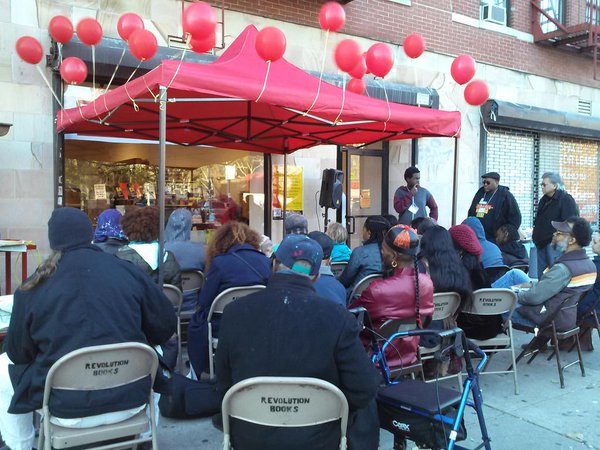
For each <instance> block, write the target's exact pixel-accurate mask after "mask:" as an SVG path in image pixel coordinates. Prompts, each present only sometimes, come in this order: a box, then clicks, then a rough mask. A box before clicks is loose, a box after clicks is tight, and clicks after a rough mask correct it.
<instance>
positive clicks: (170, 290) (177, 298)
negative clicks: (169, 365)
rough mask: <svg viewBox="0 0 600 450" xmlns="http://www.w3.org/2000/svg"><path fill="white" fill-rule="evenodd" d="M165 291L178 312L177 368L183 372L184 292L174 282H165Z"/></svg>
mask: <svg viewBox="0 0 600 450" xmlns="http://www.w3.org/2000/svg"><path fill="white" fill-rule="evenodd" d="M163 293H164V294H165V295H166V296H167V298H168V299H169V300H171V303H173V307H174V308H175V313H176V314H177V370H178V371H179V373H183V356H182V354H181V304H182V303H183V294H182V292H181V291H180V290H179V288H178V287H177V286H173V285H172V284H163Z"/></svg>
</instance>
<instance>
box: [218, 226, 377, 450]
mask: <svg viewBox="0 0 600 450" xmlns="http://www.w3.org/2000/svg"><path fill="white" fill-rule="evenodd" d="M275 257H276V261H275V264H274V266H275V267H274V268H275V271H276V273H275V274H274V275H273V276H272V277H271V278H270V279H269V282H268V284H267V288H266V289H265V290H264V291H261V292H258V293H255V294H252V295H249V296H247V297H245V298H244V299H242V300H239V301H236V302H234V303H231V304H230V305H229V306H227V307H226V309H225V312H224V314H223V318H222V320H221V328H220V331H219V347H218V349H217V356H216V369H217V384H218V388H219V390H220V392H221V393H222V394H225V392H226V391H227V390H228V389H229V388H230V387H231V386H232V385H234V384H235V383H237V382H239V381H242V380H244V379H247V378H251V377H257V376H281V377H285V376H288V377H291V376H293V377H314V378H320V379H322V380H325V381H328V382H330V383H333V384H334V385H336V386H338V387H339V388H340V389H341V390H342V392H344V394H345V396H346V398H347V399H348V404H349V406H350V411H351V416H350V420H349V430H348V440H349V445H350V447H349V448H351V449H360V450H375V449H377V445H378V440H379V425H378V421H377V417H376V410H375V407H374V406H375V402H374V396H375V392H376V390H377V385H378V377H377V373H376V371H375V369H374V367H373V365H372V364H371V363H370V361H369V359H368V357H367V354H366V352H365V350H364V348H363V346H362V344H361V343H360V340H359V338H358V332H359V328H358V324H357V322H356V320H355V318H354V317H353V316H352V315H351V314H350V313H349V312H348V311H346V309H345V308H343V307H341V306H340V305H337V304H335V303H333V302H331V301H327V300H326V299H322V298H320V297H318V296H317V295H316V293H315V290H314V287H313V285H312V283H313V281H314V280H315V279H316V278H318V275H319V266H320V265H321V259H322V250H321V248H320V246H319V244H317V243H316V242H315V241H313V240H312V239H309V238H308V237H307V236H303V235H289V236H286V238H285V239H284V240H283V242H282V243H281V245H280V246H279V248H278V249H277V252H276V253H275ZM231 421H232V423H231V436H232V442H233V446H234V447H235V448H236V449H237V450H280V449H284V448H285V449H286V450H307V449H311V450H315V449H322V450H330V449H331V450H333V449H337V448H338V447H339V437H340V433H339V424H338V423H337V422H331V423H328V424H323V425H319V426H315V427H302V428H271V427H268V428H267V427H264V426H259V425H254V424H250V423H248V422H242V421H239V420H235V419H231ZM358 427H361V428H363V429H366V430H365V432H366V434H367V435H365V434H363V435H361V436H360V438H358V434H359V433H356V431H357V428H358ZM359 439H360V440H359Z"/></svg>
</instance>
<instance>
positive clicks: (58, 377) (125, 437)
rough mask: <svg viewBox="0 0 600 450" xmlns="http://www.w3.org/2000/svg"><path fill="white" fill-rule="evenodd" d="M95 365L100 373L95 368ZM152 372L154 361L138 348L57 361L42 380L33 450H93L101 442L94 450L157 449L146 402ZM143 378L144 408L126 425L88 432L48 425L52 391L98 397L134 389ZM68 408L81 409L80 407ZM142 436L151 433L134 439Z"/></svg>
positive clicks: (115, 347) (124, 346)
mask: <svg viewBox="0 0 600 450" xmlns="http://www.w3.org/2000/svg"><path fill="white" fill-rule="evenodd" d="M98 362H101V363H102V365H103V367H98ZM157 368H158V357H157V355H156V352H155V351H154V349H152V348H151V347H149V346H147V345H145V344H141V343H138V342H125V343H120V344H109V345H98V346H94V347H86V348H81V349H79V350H75V351H73V352H70V353H68V354H66V355H65V356H63V357H62V358H60V359H59V360H58V361H56V362H55V363H54V364H53V365H52V367H51V368H50V371H49V372H48V375H47V377H46V385H45V388H44V399H43V403H42V425H41V427H40V435H39V441H38V449H44V450H51V449H53V448H70V447H75V446H85V448H89V449H92V448H96V447H94V446H91V445H90V444H93V443H101V442H102V444H101V445H100V447H98V448H101V449H102V450H105V449H117V448H119V449H124V448H131V447H133V446H136V445H137V444H140V443H142V442H152V448H153V449H157V448H158V447H157V442H156V425H155V423H154V402H153V401H152V385H153V383H154V377H155V374H156V370H157ZM144 378H148V383H147V386H148V392H147V400H146V408H144V409H143V410H142V411H140V412H138V413H137V414H135V415H134V416H133V417H131V418H129V419H126V420H123V421H120V422H117V423H113V424H110V425H101V426H96V427H88V428H66V427H64V426H59V425H57V424H55V423H53V422H55V420H53V418H54V417H55V416H54V408H53V404H52V399H53V395H52V393H53V391H55V390H63V391H69V392H71V393H73V392H75V391H83V392H85V391H100V390H107V389H111V388H120V387H123V386H125V385H127V384H133V383H137V384H139V382H140V380H143V379H144ZM74 406H76V407H77V408H79V409H81V408H82V405H81V404H77V405H74ZM140 406H142V405H140ZM148 430H150V431H151V436H149V437H145V438H140V437H137V436H139V435H140V434H141V433H144V432H147V431H148ZM132 436H133V438H132ZM121 438H122V440H119V439H121ZM115 440H119V441H118V442H115Z"/></svg>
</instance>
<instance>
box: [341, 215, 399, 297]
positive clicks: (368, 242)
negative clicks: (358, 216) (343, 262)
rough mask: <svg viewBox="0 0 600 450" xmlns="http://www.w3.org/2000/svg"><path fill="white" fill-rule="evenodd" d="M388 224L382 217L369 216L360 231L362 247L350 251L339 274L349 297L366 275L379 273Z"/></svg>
mask: <svg viewBox="0 0 600 450" xmlns="http://www.w3.org/2000/svg"><path fill="white" fill-rule="evenodd" d="M389 228H390V223H389V222H388V220H387V219H386V218H385V217H383V216H369V217H367V220H365V225H364V227H363V230H362V238H363V245H362V246H360V247H357V248H356V249H354V250H353V251H352V255H351V256H350V261H348V265H347V266H346V268H345V269H344V271H343V272H342V273H341V274H340V276H339V278H338V279H339V280H340V283H342V284H343V285H344V287H346V294H347V295H350V293H351V292H352V288H354V286H356V284H357V283H358V282H359V281H360V280H362V279H363V278H364V277H366V276H367V275H372V274H374V273H381V271H382V265H381V245H382V243H383V238H384V236H385V233H386V232H387V230H389Z"/></svg>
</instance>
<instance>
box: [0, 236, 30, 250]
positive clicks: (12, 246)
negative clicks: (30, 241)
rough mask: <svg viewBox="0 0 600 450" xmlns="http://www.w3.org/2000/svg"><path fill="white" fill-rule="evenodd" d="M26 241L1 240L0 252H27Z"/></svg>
mask: <svg viewBox="0 0 600 450" xmlns="http://www.w3.org/2000/svg"><path fill="white" fill-rule="evenodd" d="M26 251H27V244H25V241H19V240H16V239H0V252H26Z"/></svg>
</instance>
